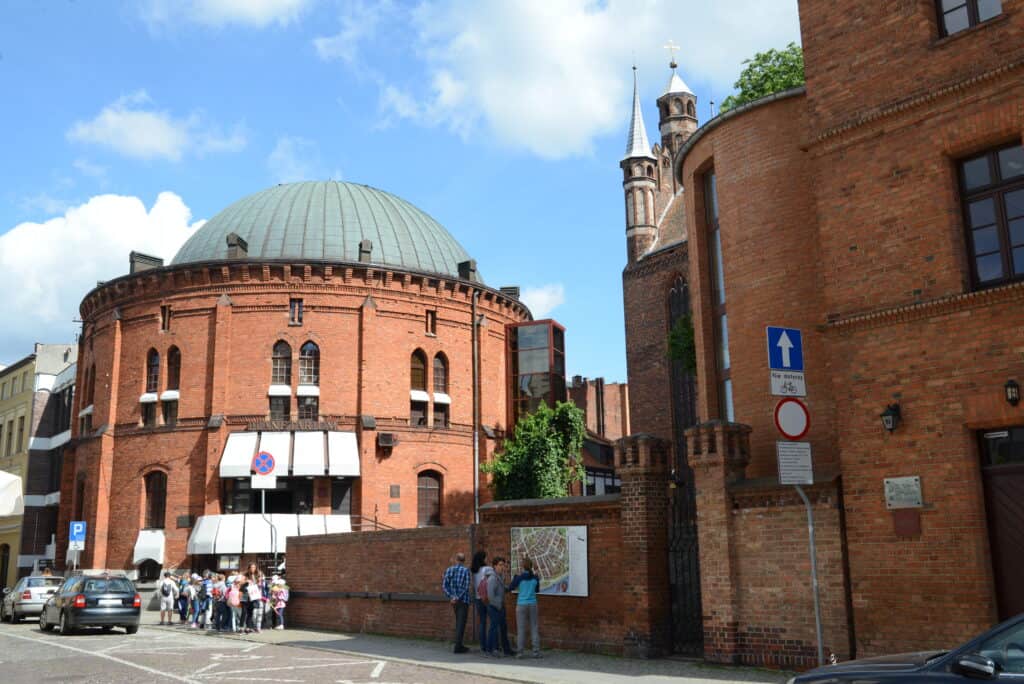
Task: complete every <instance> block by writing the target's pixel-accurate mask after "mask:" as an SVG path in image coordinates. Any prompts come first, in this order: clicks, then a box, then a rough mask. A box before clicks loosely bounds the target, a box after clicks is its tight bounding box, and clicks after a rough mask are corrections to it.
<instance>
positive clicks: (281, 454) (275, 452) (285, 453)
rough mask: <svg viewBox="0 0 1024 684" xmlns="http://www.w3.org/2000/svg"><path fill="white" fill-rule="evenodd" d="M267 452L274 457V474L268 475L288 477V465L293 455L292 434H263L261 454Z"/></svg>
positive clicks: (261, 436) (261, 434)
mask: <svg viewBox="0 0 1024 684" xmlns="http://www.w3.org/2000/svg"><path fill="white" fill-rule="evenodd" d="M264 451H266V452H267V453H268V454H270V455H271V456H273V457H274V472H272V473H268V475H276V476H277V477H288V465H289V463H290V462H291V454H292V433H290V432H261V433H260V448H259V453H263V452H264Z"/></svg>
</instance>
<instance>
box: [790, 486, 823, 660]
mask: <svg viewBox="0 0 1024 684" xmlns="http://www.w3.org/2000/svg"><path fill="white" fill-rule="evenodd" d="M795 487H796V493H797V494H799V495H800V498H801V499H803V500H804V505H805V506H806V507H807V537H808V540H809V541H810V547H811V585H812V586H813V587H814V628H815V633H816V634H817V637H818V665H819V666H821V665H824V664H825V650H824V646H823V643H824V639H823V637H822V634H821V599H820V598H819V592H818V549H817V547H816V546H815V543H814V510H813V509H812V508H811V501H810V499H808V498H807V495H806V494H804V489H803V487H801V486H800V485H795Z"/></svg>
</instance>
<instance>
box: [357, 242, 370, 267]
mask: <svg viewBox="0 0 1024 684" xmlns="http://www.w3.org/2000/svg"><path fill="white" fill-rule="evenodd" d="M372 252H373V243H372V242H370V241H369V240H360V241H359V263H361V264H368V263H370V254H371V253H372Z"/></svg>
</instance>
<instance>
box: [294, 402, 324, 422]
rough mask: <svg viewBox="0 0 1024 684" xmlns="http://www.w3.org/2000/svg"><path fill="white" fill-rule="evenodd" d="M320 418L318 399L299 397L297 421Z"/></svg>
mask: <svg viewBox="0 0 1024 684" xmlns="http://www.w3.org/2000/svg"><path fill="white" fill-rule="evenodd" d="M319 417H320V397H299V420H316V419H317V418H319Z"/></svg>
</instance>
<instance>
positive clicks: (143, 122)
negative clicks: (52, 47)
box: [67, 90, 246, 161]
mask: <svg viewBox="0 0 1024 684" xmlns="http://www.w3.org/2000/svg"><path fill="white" fill-rule="evenodd" d="M67 137H68V139H69V140H72V141H75V142H82V143H90V144H94V145H102V146H104V147H108V148H110V149H112V150H114V151H115V152H117V153H118V154H121V155H123V156H125V157H131V158H134V159H147V160H148V159H166V160H169V161H180V160H181V158H182V157H183V156H184V155H185V154H186V153H192V154H194V155H196V156H200V157H201V156H203V155H205V154H207V153H211V152H236V151H238V150H240V149H242V148H243V147H245V145H246V138H245V130H244V126H243V125H242V124H236V125H235V126H234V128H233V129H232V131H231V133H230V134H227V135H225V134H223V133H222V132H221V131H220V129H219V128H218V127H216V126H208V125H205V124H204V122H203V120H202V116H201V115H200V114H198V113H195V112H194V113H192V114H190V115H189V116H187V117H185V118H175V117H174V116H172V115H171V114H169V113H168V112H165V111H159V110H156V109H154V108H153V101H152V99H150V97H149V95H148V94H147V93H146V91H145V90H138V91H136V92H134V93H130V94H128V95H123V96H121V97H119V98H118V99H117V100H115V101H114V102H112V103H111V104H109V105H107V106H106V107H104V108H103V109H102V110H101V111H100V113H99V114H97V115H96V116H95V117H94V118H93V119H91V120H89V121H76V122H75V123H74V124H73V125H72V126H71V128H70V129H69V130H68V132H67Z"/></svg>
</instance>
